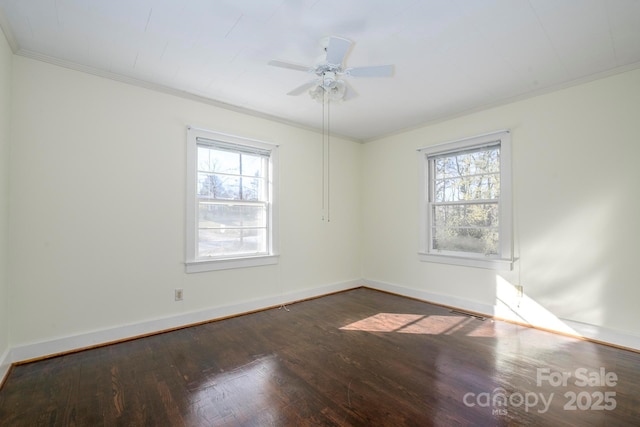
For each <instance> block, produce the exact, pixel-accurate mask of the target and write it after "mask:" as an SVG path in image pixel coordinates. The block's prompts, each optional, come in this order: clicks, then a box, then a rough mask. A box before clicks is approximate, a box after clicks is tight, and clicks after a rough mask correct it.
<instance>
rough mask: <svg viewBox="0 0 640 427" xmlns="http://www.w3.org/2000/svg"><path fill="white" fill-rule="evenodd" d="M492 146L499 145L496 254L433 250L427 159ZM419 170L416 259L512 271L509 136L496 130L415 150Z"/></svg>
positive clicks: (431, 178)
mask: <svg viewBox="0 0 640 427" xmlns="http://www.w3.org/2000/svg"><path fill="white" fill-rule="evenodd" d="M492 145H499V146H500V196H499V198H498V212H499V213H498V236H499V244H498V254H497V255H485V254H479V253H478V254H475V253H471V252H457V251H442V250H438V249H434V248H433V236H432V230H433V211H432V209H431V188H432V180H433V171H432V170H431V169H432V168H431V161H430V158H432V157H435V156H441V155H444V154H454V153H457V152H464V151H469V150H473V149H479V148H483V147H489V146H492ZM417 151H418V159H419V170H420V185H419V187H420V212H419V238H420V244H419V250H418V258H419V260H420V261H424V262H436V263H444V264H453V265H462V266H469V267H480V268H487V269H494V270H511V269H512V268H513V262H514V255H513V246H514V245H513V206H512V184H511V133H510V131H509V130H500V131H495V132H491V133H487V134H483V135H478V136H473V137H469V138H464V139H458V140H454V141H448V142H444V143H440V144H435V145H431V146H427V147H422V148H419V149H418V150H417Z"/></svg>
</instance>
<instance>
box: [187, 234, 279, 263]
mask: <svg viewBox="0 0 640 427" xmlns="http://www.w3.org/2000/svg"><path fill="white" fill-rule="evenodd" d="M266 236H267V230H266V229H265V228H258V229H220V228H215V229H200V230H199V231H198V238H199V243H198V255H199V256H201V257H206V256H220V255H231V256H233V255H243V254H246V255H253V254H263V253H266V252H267V244H266V242H267V239H266Z"/></svg>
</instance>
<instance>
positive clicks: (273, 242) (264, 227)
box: [186, 128, 277, 272]
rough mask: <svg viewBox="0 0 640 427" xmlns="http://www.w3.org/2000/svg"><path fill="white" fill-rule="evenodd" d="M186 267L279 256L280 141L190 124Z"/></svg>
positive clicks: (263, 260) (239, 264) (209, 267)
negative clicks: (210, 129) (278, 180)
mask: <svg viewBox="0 0 640 427" xmlns="http://www.w3.org/2000/svg"><path fill="white" fill-rule="evenodd" d="M187 173H188V179H187V198H188V200H187V239H186V240H187V251H186V252H187V262H186V266H187V272H198V271H208V270H219V269H226V268H238V267H251V266H256V265H266V264H274V263H276V262H277V232H276V224H277V221H276V197H275V196H276V190H277V189H276V188H275V183H276V182H277V181H276V174H277V146H276V145H273V144H269V143H265V142H261V141H255V140H250V139H245V138H240V137H236V136H232V135H226V134H221V133H216V132H211V131H207V130H203V129H196V128H188V130H187Z"/></svg>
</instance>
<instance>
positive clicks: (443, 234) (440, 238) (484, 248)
mask: <svg viewBox="0 0 640 427" xmlns="http://www.w3.org/2000/svg"><path fill="white" fill-rule="evenodd" d="M432 230H433V249H435V250H442V251H460V252H471V253H477V254H487V255H496V254H497V253H498V230H497V229H495V228H455V227H447V228H435V227H434V228H433V229H432Z"/></svg>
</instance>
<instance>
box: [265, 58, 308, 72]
mask: <svg viewBox="0 0 640 427" xmlns="http://www.w3.org/2000/svg"><path fill="white" fill-rule="evenodd" d="M267 64H268V65H272V66H274V67H280V68H288V69H290V70H296V71H305V72H306V71H309V70H310V69H311V68H310V67H305V66H304V65H298V64H292V63H291V62H284V61H277V60H275V59H274V60H271V61H269V62H267Z"/></svg>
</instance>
